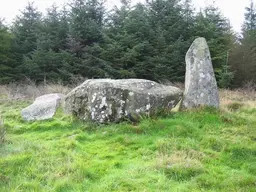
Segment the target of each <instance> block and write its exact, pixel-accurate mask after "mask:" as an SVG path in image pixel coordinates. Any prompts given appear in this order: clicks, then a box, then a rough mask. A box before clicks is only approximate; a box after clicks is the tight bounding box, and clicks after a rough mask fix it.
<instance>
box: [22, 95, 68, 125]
mask: <svg viewBox="0 0 256 192" xmlns="http://www.w3.org/2000/svg"><path fill="white" fill-rule="evenodd" d="M62 98H64V95H62V94H58V93H55V94H47V95H43V96H41V97H38V98H36V100H35V101H34V103H33V104H32V105H30V106H28V107H26V108H25V109H23V110H22V111H21V115H22V117H23V119H24V120H25V121H35V120H45V119H51V118H52V117H53V116H54V114H55V112H56V110H57V108H58V107H59V105H60V103H61V100H62Z"/></svg>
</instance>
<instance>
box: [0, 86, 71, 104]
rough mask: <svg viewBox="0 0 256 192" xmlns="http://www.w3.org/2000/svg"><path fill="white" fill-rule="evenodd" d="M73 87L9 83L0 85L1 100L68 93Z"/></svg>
mask: <svg viewBox="0 0 256 192" xmlns="http://www.w3.org/2000/svg"><path fill="white" fill-rule="evenodd" d="M71 89H72V87H71V86H70V87H69V86H64V85H62V84H47V85H39V86H36V85H35V84H9V85H0V100H23V99H35V98H36V97H38V96H41V95H44V94H49V93H62V94H67V93H68V92H69V91H70V90H71Z"/></svg>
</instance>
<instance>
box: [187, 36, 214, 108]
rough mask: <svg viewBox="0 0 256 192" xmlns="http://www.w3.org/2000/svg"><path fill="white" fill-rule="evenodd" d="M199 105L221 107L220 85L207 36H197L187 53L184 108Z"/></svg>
mask: <svg viewBox="0 0 256 192" xmlns="http://www.w3.org/2000/svg"><path fill="white" fill-rule="evenodd" d="M199 106H212V107H216V108H218V107H219V95H218V87H217V83H216V79H215V75H214V71H213V67H212V61H211V55H210V51H209V48H208V45H207V42H206V40H205V38H197V39H196V40H195V41H194V42H193V43H192V45H191V47H190V48H189V50H188V52H187V54H186V79H185V92H184V96H183V101H182V108H183V109H190V108H195V107H199Z"/></svg>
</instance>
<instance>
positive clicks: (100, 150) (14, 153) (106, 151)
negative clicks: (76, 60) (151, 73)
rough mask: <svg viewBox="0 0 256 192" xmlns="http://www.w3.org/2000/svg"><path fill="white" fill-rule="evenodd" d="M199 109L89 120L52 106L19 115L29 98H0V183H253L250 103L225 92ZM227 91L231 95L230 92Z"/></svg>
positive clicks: (141, 187)
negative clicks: (35, 116)
mask: <svg viewBox="0 0 256 192" xmlns="http://www.w3.org/2000/svg"><path fill="white" fill-rule="evenodd" d="M222 94H224V95H225V98H224V97H222V98H223V99H222V104H223V106H224V105H225V107H223V108H222V109H221V110H213V109H198V110H195V111H191V112H176V113H173V114H169V115H168V116H166V117H159V118H151V119H147V118H145V119H143V120H142V122H141V123H140V124H138V125H132V124H129V123H122V124H117V125H114V124H113V125H112V124H111V125H101V126H99V125H95V124H90V123H83V122H80V121H78V120H76V119H74V118H72V117H69V116H65V115H64V114H63V113H62V112H61V111H58V113H57V115H56V117H55V118H54V119H53V120H49V121H42V122H32V123H27V122H24V121H23V120H22V119H21V117H20V110H21V109H22V108H23V107H25V106H27V105H28V104H29V103H30V102H29V101H14V100H12V101H10V100H9V101H6V100H5V101H3V100H2V101H0V115H2V117H3V119H4V127H5V128H6V135H5V142H4V143H3V144H0V191H1V192H12V191H14V192H18V191H24V192H29V191H47V192H48V191H56V192H72V191H75V192H78V191H81V192H84V191H99V192H101V191H178V192H183V191H184V192H186V191H188V192H191V191H223V192H224V191H225V192H227V191H241V192H250V191H251V192H253V191H256V108H255V106H254V104H255V103H254V102H253V101H250V102H249V100H246V102H240V101H239V102H234V98H230V97H231V96H232V95H233V94H229V92H223V93H222ZM232 97H233V96H232Z"/></svg>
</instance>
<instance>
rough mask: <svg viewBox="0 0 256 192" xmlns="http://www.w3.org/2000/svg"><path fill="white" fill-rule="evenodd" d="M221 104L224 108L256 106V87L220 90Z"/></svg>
mask: <svg viewBox="0 0 256 192" xmlns="http://www.w3.org/2000/svg"><path fill="white" fill-rule="evenodd" d="M219 95H220V106H221V108H222V109H229V108H233V107H238V106H240V107H247V108H248V107H249V108H256V90H254V89H246V88H244V89H236V90H227V89H222V90H220V91H219Z"/></svg>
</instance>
